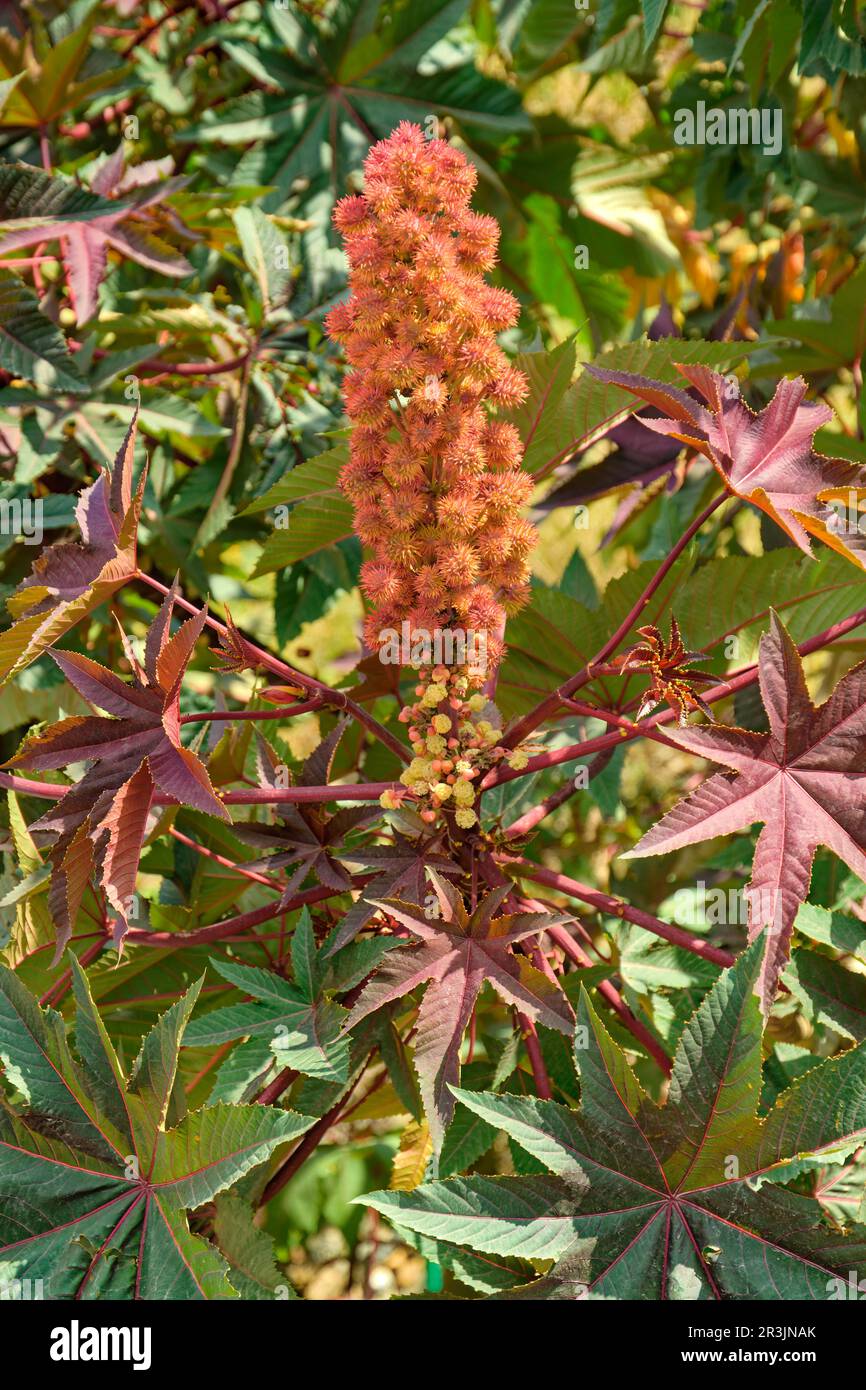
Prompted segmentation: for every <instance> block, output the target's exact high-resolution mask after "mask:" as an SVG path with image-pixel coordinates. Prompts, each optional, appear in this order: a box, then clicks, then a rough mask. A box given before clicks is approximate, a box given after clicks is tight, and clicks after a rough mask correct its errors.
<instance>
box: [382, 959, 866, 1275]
mask: <svg viewBox="0 0 866 1390" xmlns="http://www.w3.org/2000/svg"><path fill="white" fill-rule="evenodd" d="M760 962H761V952H760V947H759V946H757V945H753V946H752V947H750V948H749V950H748V951H746V952H745V953H744V954H743V955H742V956H741V957H740V959H739V961H738V962H737V964H736V965H735V966H733V967H732V968H731V969H730V970H728V971H727V972H726V973H725V974H724V975H722V976H721V978H720V979H719V980H718V982H717V983H716V985H715V986H714V988H713V990H712V991H711V992H710V994H708V995H707V997H706V998H705V999H704V1001H703V1003H702V1004H701V1005H700V1007H699V1009H698V1010H697V1012H696V1013H695V1015H694V1016H693V1018H692V1019H691V1021H690V1023H689V1024H688V1026H687V1027H686V1029H685V1031H684V1033H683V1035H682V1038H681V1041H680V1044H679V1047H678V1048H677V1052H676V1056H675V1058H674V1065H673V1073H672V1077H671V1085H670V1094H669V1097H668V1100H667V1103H666V1104H665V1105H664V1106H658V1105H656V1104H655V1103H654V1102H652V1101H651V1100H650V1099H649V1098H648V1097H647V1096H646V1095H645V1094H644V1093H643V1091H642V1090H641V1088H640V1086H639V1085H638V1082H637V1080H636V1079H635V1076H634V1074H633V1073H632V1071H631V1070H630V1068H629V1066H628V1063H627V1061H626V1058H625V1055H624V1054H623V1053H622V1052H621V1051H620V1049H619V1047H618V1046H617V1045H616V1043H614V1042H613V1040H612V1039H611V1038H610V1036H609V1035H608V1034H607V1032H606V1031H605V1029H604V1027H603V1026H602V1024H601V1023H600V1022H599V1020H598V1018H597V1017H596V1015H595V1013H594V1011H593V1009H592V1007H591V1005H590V1003H589V1000H588V998H587V997H586V995H584V997H583V1000H582V1004H581V1010H580V1014H579V1017H578V1027H577V1032H576V1046H577V1054H576V1055H577V1058H578V1062H579V1066H580V1072H581V1082H582V1103H581V1107H580V1110H579V1111H576V1112H575V1111H572V1110H569V1109H566V1108H565V1107H563V1106H560V1105H557V1104H556V1103H555V1102H553V1101H540V1100H534V1099H531V1098H527V1097H524V1096H515V1095H495V1094H489V1093H479V1092H472V1091H456V1092H455V1094H457V1095H458V1097H459V1099H460V1101H461V1102H462V1104H463V1105H465V1106H466V1107H467V1108H468V1109H470V1110H472V1111H474V1113H476V1114H477V1115H479V1116H481V1117H482V1118H483V1119H485V1120H486V1121H487V1122H488V1123H489V1124H491V1125H495V1126H497V1127H499V1128H500V1129H504V1130H505V1132H506V1133H507V1134H508V1135H509V1136H510V1137H511V1138H512V1139H513V1140H515V1141H516V1142H517V1143H518V1144H519V1145H520V1146H521V1147H522V1148H523V1149H525V1150H526V1151H527V1153H528V1154H530V1155H531V1156H532V1157H533V1158H534V1159H536V1160H540V1161H541V1162H542V1163H543V1164H544V1165H545V1167H546V1168H547V1169H549V1170H550V1174H551V1175H550V1176H547V1175H541V1174H539V1175H538V1176H529V1177H516V1178H482V1177H475V1178H465V1179H453V1180H450V1181H445V1182H437V1183H430V1184H427V1185H425V1186H422V1187H420V1188H417V1189H416V1190H415V1191H414V1192H408V1193H385V1192H378V1193H374V1194H372V1196H365V1197H364V1199H363V1200H364V1202H365V1203H366V1204H367V1205H371V1206H373V1207H375V1208H376V1210H378V1211H381V1212H383V1213H384V1214H386V1215H387V1216H388V1217H389V1218H390V1219H392V1220H393V1221H395V1222H396V1223H398V1224H399V1225H400V1226H404V1227H409V1228H410V1229H411V1230H414V1231H417V1232H420V1233H421V1234H423V1235H426V1236H431V1237H433V1238H435V1239H436V1240H437V1241H440V1242H447V1243H449V1244H453V1245H459V1246H468V1247H469V1248H470V1249H473V1250H476V1251H480V1252H483V1253H486V1254H489V1255H506V1256H515V1255H516V1256H520V1257H522V1258H524V1259H553V1260H555V1261H557V1263H556V1264H555V1265H554V1267H553V1269H552V1270H551V1271H550V1273H549V1274H548V1275H546V1276H545V1277H543V1278H541V1279H539V1280H536V1281H535V1282H534V1283H530V1284H526V1285H524V1286H523V1287H521V1288H518V1289H515V1290H512V1291H509V1292H507V1293H506V1294H504V1295H501V1296H504V1297H510V1298H522V1299H573V1298H577V1297H599V1296H602V1297H613V1298H619V1299H670V1298H678V1297H683V1296H689V1297H692V1298H708V1299H712V1298H761V1299H769V1300H774V1299H784V1300H787V1299H798V1298H800V1299H815V1300H824V1299H826V1298H828V1297H829V1296H830V1293H831V1292H832V1290H833V1289H834V1288H835V1287H836V1286H837V1284H836V1281H837V1280H838V1279H839V1278H844V1279H846V1280H847V1279H848V1278H849V1275H850V1272H851V1271H856V1272H857V1273H858V1274H862V1273H863V1272H864V1270H866V1230H863V1229H862V1228H855V1229H852V1230H851V1231H850V1232H844V1233H840V1232H838V1231H833V1230H832V1229H831V1228H830V1226H829V1225H827V1224H826V1223H825V1221H824V1219H823V1216H822V1210H821V1207H820V1205H819V1204H818V1202H816V1201H815V1200H814V1199H813V1198H810V1197H804V1196H800V1195H798V1194H795V1193H793V1192H790V1191H788V1190H787V1189H786V1188H784V1187H782V1186H779V1185H778V1184H779V1182H780V1181H781V1180H783V1179H786V1178H788V1177H791V1176H793V1175H794V1174H795V1173H797V1172H798V1171H801V1170H802V1169H803V1168H805V1167H809V1166H815V1165H816V1164H819V1163H822V1162H823V1163H826V1162H832V1161H835V1160H839V1159H841V1158H842V1157H844V1156H845V1155H846V1154H848V1153H850V1152H852V1151H853V1150H854V1149H856V1148H857V1147H858V1146H859V1145H860V1144H862V1143H863V1139H864V1136H866V1050H864V1048H863V1047H856V1048H852V1049H851V1050H850V1051H849V1052H846V1053H844V1054H843V1055H842V1056H840V1057H837V1058H835V1059H833V1060H832V1061H829V1062H824V1063H821V1064H819V1065H817V1066H816V1067H814V1068H813V1069H812V1070H811V1071H810V1072H808V1074H807V1075H805V1076H804V1077H802V1078H801V1079H800V1080H799V1081H797V1082H795V1083H794V1085H792V1086H791V1087H790V1088H789V1089H788V1090H787V1091H785V1092H784V1093H783V1095H782V1097H781V1099H780V1100H779V1101H778V1102H777V1104H776V1106H775V1107H774V1109H773V1110H771V1111H770V1113H769V1115H767V1117H766V1118H765V1119H764V1120H760V1119H759V1118H758V1115H757V1105H758V1097H759V1094H760V1087H761V1020H760V1011H759V1008H758V1001H757V998H756V997H755V993H754V987H755V983H756V980H757V977H758V972H759V968H760ZM584 1043H585V1046H582V1044H584Z"/></svg>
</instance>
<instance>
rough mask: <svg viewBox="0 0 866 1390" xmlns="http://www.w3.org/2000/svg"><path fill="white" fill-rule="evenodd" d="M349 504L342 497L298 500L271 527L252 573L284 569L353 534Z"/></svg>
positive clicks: (256, 574)
mask: <svg viewBox="0 0 866 1390" xmlns="http://www.w3.org/2000/svg"><path fill="white" fill-rule="evenodd" d="M352 518H353V510H352V504H351V502H349V501H348V499H347V498H345V497H343V496H334V497H328V498H327V499H325V498H315V499H314V500H311V501H309V502H300V503H299V504H298V505H297V506H296V507H293V508H292V511H291V512H290V514H289V515H288V517H287V518H285V523H286V524H285V525H284V526H281V527H278V528H277V529H275V530H274V532H273V533H272V535H270V536H269V537H268V540H267V541H266V543H265V548H264V550H263V551H262V554H261V556H260V558H259V562H258V564H257V565H256V568H255V570H254V576H258V575H260V574H270V573H271V572H272V571H273V570H281V569H284V568H285V566H286V565H293V564H295V563H296V562H297V561H298V560H304V559H306V557H307V556H308V555H314V554H315V552H316V551H317V550H323V549H324V547H325V546H327V545H336V543H337V541H344V540H347V539H348V538H349V536H351V535H352V534H353V529H354V528H353V520H352Z"/></svg>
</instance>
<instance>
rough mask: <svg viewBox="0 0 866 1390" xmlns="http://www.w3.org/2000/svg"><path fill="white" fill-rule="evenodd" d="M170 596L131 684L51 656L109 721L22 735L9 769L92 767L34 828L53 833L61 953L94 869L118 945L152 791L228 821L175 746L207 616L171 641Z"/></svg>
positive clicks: (80, 721)
mask: <svg viewBox="0 0 866 1390" xmlns="http://www.w3.org/2000/svg"><path fill="white" fill-rule="evenodd" d="M176 597H177V586H176V584H173V585H172V587H171V589H170V590H169V593H168V595H167V597H166V599H165V602H164V603H163V605H162V607H161V609H160V611H159V613H158V614H157V616H156V618H155V620H154V623H153V626H152V628H151V631H150V633H149V634H148V639H147V646H146V659H145V664H146V669H142V667H141V666H140V665H139V663H138V662H137V661H136V660H135V659H134V657H133V659H132V662H131V664H132V667H133V677H132V680H131V682H129V683H128V684H127V683H126V682H124V681H122V680H121V679H120V677H119V676H117V675H115V673H114V672H113V671H108V670H106V669H105V667H104V666H100V665H99V663H98V662H96V661H92V660H91V659H90V658H89V657H86V656H81V655H79V654H78V653H76V652H52V656H53V657H54V660H55V661H56V662H57V665H58V666H59V667H60V669H61V671H63V673H64V675H65V676H66V678H67V680H68V681H69V682H70V684H71V685H74V686H75V688H76V690H78V692H79V693H80V694H81V695H82V696H83V697H84V698H85V699H86V700H89V701H90V702H91V703H92V704H94V705H97V706H98V707H99V708H101V709H104V710H107V711H108V712H109V714H110V715H111V716H112V717H111V718H105V717H103V716H101V715H84V716H76V717H74V718H71V719H62V720H61V721H60V722H59V723H58V724H54V725H52V726H51V727H50V728H48V729H46V730H45V731H44V732H43V733H39V734H36V735H35V736H33V737H31V738H29V739H27V740H26V741H25V743H24V744H23V745H22V747H21V748H20V749H19V751H18V753H17V754H16V755H15V757H14V758H11V759H10V761H9V763H7V764H6V766H13V767H28V768H33V769H35V770H37V771H45V770H49V769H55V768H61V767H66V766H68V764H70V763H75V762H92V763H93V764H94V766H93V767H91V768H90V769H89V771H88V772H87V773H86V774H85V775H84V777H82V778H81V780H80V781H79V782H76V783H75V784H74V785H73V786H72V787H70V788H69V790H68V791H67V792H66V793H65V795H64V796H63V797H62V799H61V800H60V801H59V802H58V803H57V804H56V805H55V806H52V807H51V809H50V810H48V811H46V813H45V814H44V815H43V816H42V818H41V819H40V820H39V821H37V822H36V828H37V829H40V830H46V831H50V832H51V833H53V834H55V835H56V836H57V839H56V842H55V844H54V846H53V849H52V855H51V857H52V890H51V891H52V897H51V905H52V910H53V915H54V918H55V923H56V925H57V929H58V950H62V947H63V945H64V944H65V941H66V940H67V939H68V937H69V934H70V932H71V931H72V928H73V925H74V922H75V914H76V912H77V910H78V906H79V905H80V902H81V897H82V894H83V892H84V889H85V887H86V884H87V878H88V875H89V873H90V871H91V867H93V868H95V869H96V870H97V872H98V874H99V881H100V883H101V885H102V887H103V888H104V890H105V893H106V896H107V898H108V901H109V903H110V904H111V906H112V907H114V908H115V909H116V911H117V913H118V928H117V932H116V937H117V939H118V941H120V940H122V938H123V934H124V932H125V931H126V917H127V912H128V902H129V899H130V897H131V896H132V894H133V891H134V888H135V875H136V871H137V867H138V859H139V855H140V853H141V846H142V843H143V840H144V837H145V834H146V832H147V824H148V815H149V812H150V805H151V801H152V799H153V794H154V790H155V789H158V790H159V791H160V792H161V793H162V794H163V795H164V796H168V797H171V798H173V799H174V800H175V801H177V802H179V803H180V804H182V805H186V806H192V807H194V808H195V809H196V810H198V811H204V812H206V813H208V814H209V815H212V816H219V817H220V819H221V820H228V819H229V816H228V812H227V811H226V809H225V807H224V806H223V804H222V802H221V801H220V799H219V798H218V796H217V795H216V792H215V791H214V789H213V787H212V785H211V781H210V778H209V777H208V774H207V771H206V770H205V767H204V765H203V764H202V763H201V762H199V760H198V758H197V757H196V756H195V754H194V753H192V752H190V750H189V749H188V748H184V747H183V745H182V744H181V741H180V706H179V701H180V686H181V681H182V678H183V673H184V671H185V669H186V666H187V664H188V662H189V659H190V657H191V656H192V652H193V649H194V647H195V642H196V639H197V638H198V636H199V635H200V634H201V630H202V627H203V625H204V619H205V614H204V612H202V613H199V614H197V615H196V617H194V618H191V619H189V621H187V622H185V623H184V624H183V625H182V626H181V627H180V628H179V629H178V631H177V632H176V633H175V634H174V636H173V637H172V636H170V632H171V617H172V613H173V611H174V604H175V601H176Z"/></svg>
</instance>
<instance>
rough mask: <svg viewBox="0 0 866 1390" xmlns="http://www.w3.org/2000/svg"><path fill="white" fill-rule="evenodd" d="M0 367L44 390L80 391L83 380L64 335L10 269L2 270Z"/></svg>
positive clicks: (0, 288) (0, 275)
mask: <svg viewBox="0 0 866 1390" xmlns="http://www.w3.org/2000/svg"><path fill="white" fill-rule="evenodd" d="M0 366H2V367H5V368H6V370H7V371H9V372H11V373H12V375H13V376H14V377H25V378H27V380H29V381H32V382H34V383H35V384H36V386H38V387H40V388H41V389H43V390H52V389H53V390H55V391H81V390H82V388H83V383H82V380H81V377H80V376H79V373H78V370H77V368H76V366H75V362H74V361H73V359H72V358H71V357H70V355H69V349H68V348H67V346H66V342H65V340H64V337H63V334H62V333H61V332H60V330H59V328H57V327H56V325H55V324H53V323H52V322H51V320H50V319H49V318H46V316H45V315H44V314H43V313H42V312H41V311H40V308H39V300H38V298H37V296H36V295H35V294H34V293H33V291H32V290H31V289H30V288H29V287H28V286H27V285H25V284H24V281H23V280H22V279H21V277H20V276H18V275H15V274H13V272H12V271H11V270H3V269H0Z"/></svg>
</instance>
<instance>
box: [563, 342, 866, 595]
mask: <svg viewBox="0 0 866 1390" xmlns="http://www.w3.org/2000/svg"><path fill="white" fill-rule="evenodd" d="M676 366H677V370H678V371H680V372H682V374H683V376H684V377H685V378H686V380H687V381H688V382H689V383H690V384H691V386H692V387H693V388H694V390H695V391H697V392H698V393H699V394H700V395H701V396H702V397H703V399H704V400H705V401H706V402H707V406H703V405H701V404H700V403H699V402H698V401H696V400H693V399H692V397H691V396H690V395H688V394H687V393H686V392H685V391H681V390H679V389H678V388H677V387H675V386H665V385H663V384H662V383H661V382H657V381H651V380H649V379H648V378H647V377H642V376H634V375H632V374H631V373H630V372H609V371H605V370H603V369H602V368H598V367H588V368H587V371H589V372H592V374H593V375H594V376H597V377H598V378H599V379H600V380H601V381H609V382H612V383H613V384H614V385H615V386H622V387H623V388H624V389H625V390H627V391H631V392H633V393H634V395H636V396H639V397H640V399H641V400H643V401H647V402H648V403H649V404H650V405H652V406H655V407H656V409H658V410H660V411H661V412H662V416H661V418H659V419H650V418H648V417H646V416H643V415H642V416H640V417H639V418H640V421H641V424H642V425H643V426H644V427H645V428H646V429H648V430H654V431H655V432H656V433H658V434H664V435H671V436H672V437H673V438H674V439H678V440H680V441H681V442H682V443H683V444H688V445H690V446H691V447H692V448H694V449H697V450H699V451H700V452H701V453H703V454H705V455H706V456H707V458H708V459H710V461H711V462H712V463H713V464H714V466H715V468H716V469H717V471H718V472H719V474H720V475H721V477H722V478H723V479H724V482H725V486H726V487H727V488H728V489H729V491H730V492H732V493H734V494H735V495H736V496H737V497H743V498H745V499H746V501H748V502H753V503H754V505H755V506H756V507H760V509H761V510H762V511H764V512H766V513H767V515H768V516H770V517H772V519H773V520H774V521H775V522H776V524H777V525H778V526H780V527H781V528H782V530H783V531H784V532H785V533H786V534H787V535H788V536H790V538H791V540H792V541H793V542H794V544H795V545H797V546H799V547H800V549H801V550H803V551H805V553H806V554H807V555H811V553H812V548H811V544H810V541H809V537H810V536H816V537H818V538H819V539H820V540H822V541H824V542H825V544H826V545H829V546H831V547H832V548H833V549H834V550H837V551H838V552H839V554H840V555H844V556H846V557H847V559H849V560H853V561H854V563H855V564H858V565H861V566H863V567H864V568H866V537H864V536H863V535H862V534H861V533H860V531H859V529H858V527H857V526H856V524H855V525H853V526H848V527H841V526H840V525H839V521H838V517H837V514H836V513H835V512H834V510H833V508H832V507H831V506H830V505H829V504H830V502H831V501H832V500H834V499H836V500H842V501H848V500H849V495H851V496H852V497H853V498H855V499H857V498H860V497H864V496H866V470H864V469H863V468H861V467H859V466H858V465H856V464H853V463H848V462H847V461H846V460H844V459H831V458H825V456H824V455H823V454H818V453H816V452H815V451H814V449H813V448H812V440H813V438H814V435H815V431H816V430H817V429H820V427H821V426H822V425H826V424H827V422H828V420H831V419H832V418H833V412H832V411H831V410H830V409H829V407H828V406H825V405H820V404H818V403H816V402H814V401H806V400H805V395H806V389H807V388H806V382H805V381H804V380H803V378H802V377H797V378H796V379H795V380H794V381H787V380H782V381H780V382H779V385H778V386H777V388H776V394H775V395H774V397H773V399H772V400H771V401H770V403H769V405H767V406H766V407H765V408H764V409H763V410H762V411H761V412H760V414H758V415H756V414H755V413H754V412H753V411H752V410H750V409H749V407H748V406H747V405H746V404H745V402H744V401H743V400H742V399H741V397H740V391H739V386H738V385H737V384H736V383H735V382H734V380H732V379H729V378H727V377H723V376H720V375H719V373H718V372H714V371H711V370H710V369H709V368H708V367H702V366H700V365H685V364H679V363H677V364H676Z"/></svg>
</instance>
